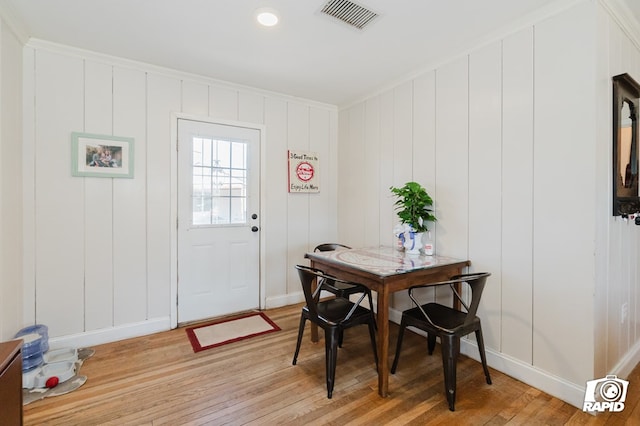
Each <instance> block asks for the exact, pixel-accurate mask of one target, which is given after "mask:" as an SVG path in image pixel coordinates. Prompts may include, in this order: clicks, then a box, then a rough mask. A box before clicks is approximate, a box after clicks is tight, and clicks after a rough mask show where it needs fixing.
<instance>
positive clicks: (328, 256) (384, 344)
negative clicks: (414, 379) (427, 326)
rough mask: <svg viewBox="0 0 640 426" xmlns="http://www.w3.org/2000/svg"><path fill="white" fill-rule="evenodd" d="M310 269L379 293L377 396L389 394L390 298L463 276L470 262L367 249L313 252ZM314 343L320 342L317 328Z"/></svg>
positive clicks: (313, 336) (312, 334)
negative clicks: (316, 269)
mask: <svg viewBox="0 0 640 426" xmlns="http://www.w3.org/2000/svg"><path fill="white" fill-rule="evenodd" d="M305 257H306V258H308V259H309V260H310V261H311V266H312V267H314V268H318V269H321V270H322V271H323V272H325V273H327V274H330V275H333V276H335V277H337V278H340V279H343V280H347V281H352V282H356V283H359V284H363V285H364V286H366V287H367V288H369V289H371V290H372V291H375V292H376V293H377V325H378V336H377V342H376V343H377V345H378V356H379V361H378V393H379V394H380V395H381V396H383V397H386V396H387V395H388V392H389V310H390V306H389V299H390V297H391V294H392V293H394V292H397V291H401V290H406V289H408V288H409V287H411V286H414V285H418V284H430V283H432V284H435V283H437V282H440V281H445V280H447V279H449V278H450V277H451V276H453V275H456V274H461V273H463V272H464V271H463V268H465V267H467V266H469V265H470V264H471V262H470V261H469V260H462V259H455V258H451V257H446V256H424V255H413V254H406V253H404V252H403V251H399V250H398V249H395V248H393V247H387V246H381V247H367V248H354V249H338V250H335V251H326V252H313V253H307V254H306V255H305ZM311 339H312V341H314V342H317V341H318V329H317V327H313V325H312V328H311Z"/></svg>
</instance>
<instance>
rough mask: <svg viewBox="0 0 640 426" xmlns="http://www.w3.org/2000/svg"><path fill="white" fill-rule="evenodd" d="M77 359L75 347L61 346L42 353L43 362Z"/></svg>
mask: <svg viewBox="0 0 640 426" xmlns="http://www.w3.org/2000/svg"><path fill="white" fill-rule="evenodd" d="M77 360H78V350H77V349H75V348H63V349H56V350H53V351H49V352H47V353H46V354H44V362H45V363H46V364H52V363H54V362H65V361H66V362H76V361H77Z"/></svg>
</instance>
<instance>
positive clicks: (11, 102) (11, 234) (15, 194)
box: [0, 20, 23, 341]
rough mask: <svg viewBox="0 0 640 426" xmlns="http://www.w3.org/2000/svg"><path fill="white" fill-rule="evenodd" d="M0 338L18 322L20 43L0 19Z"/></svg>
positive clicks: (20, 255) (13, 330) (20, 297)
mask: <svg viewBox="0 0 640 426" xmlns="http://www.w3.org/2000/svg"><path fill="white" fill-rule="evenodd" d="M0 93H2V97H1V98H0V111H2V116H1V117H0V235H2V238H0V312H2V313H3V315H1V316H0V341H3V340H9V339H11V338H13V336H14V334H15V333H16V332H17V331H18V330H19V329H20V328H21V325H22V316H23V314H22V309H23V307H22V305H23V303H22V302H23V294H22V287H21V286H20V283H21V282H22V259H23V252H22V247H23V237H22V232H21V231H22V223H23V219H22V217H23V209H22V196H23V194H22V187H23V185H22V179H21V177H22V172H23V165H22V161H20V158H22V146H21V144H19V143H17V141H19V140H21V139H22V109H21V108H20V107H19V105H20V104H21V100H22V46H21V43H20V42H19V40H18V39H17V38H16V37H15V35H14V34H13V33H12V32H11V30H10V27H9V26H7V25H6V24H5V22H4V21H3V20H0Z"/></svg>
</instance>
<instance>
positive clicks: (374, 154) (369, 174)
mask: <svg viewBox="0 0 640 426" xmlns="http://www.w3.org/2000/svg"><path fill="white" fill-rule="evenodd" d="M364 108H365V116H364V119H365V123H364V144H363V145H364V146H363V148H364V149H363V153H362V157H361V158H360V157H357V158H356V159H355V161H354V162H353V165H352V167H351V169H352V170H353V171H354V172H355V173H356V174H357V175H359V176H361V181H360V182H361V185H362V187H361V189H360V191H361V192H362V193H363V194H364V200H362V208H361V209H360V214H361V215H362V222H363V226H364V229H365V230H366V231H365V233H364V235H363V240H362V243H363V245H364V246H371V247H375V246H378V245H380V244H384V243H387V245H388V244H389V243H388V241H391V239H390V236H391V231H389V230H388V229H387V228H386V227H385V228H384V230H382V229H381V228H380V223H381V221H380V214H381V211H380V202H379V200H380V198H381V196H383V195H384V196H386V195H387V194H388V193H389V192H388V191H389V190H388V187H385V186H384V185H383V184H382V183H381V181H380V179H381V173H380V169H381V160H380V146H381V143H382V141H381V140H380V133H379V129H380V127H379V126H380V124H379V123H380V100H379V98H375V99H371V100H369V101H367V102H366V103H365V105H364ZM340 182H342V180H340ZM377 230H380V232H376V231H377Z"/></svg>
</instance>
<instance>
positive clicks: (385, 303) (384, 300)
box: [377, 286, 389, 397]
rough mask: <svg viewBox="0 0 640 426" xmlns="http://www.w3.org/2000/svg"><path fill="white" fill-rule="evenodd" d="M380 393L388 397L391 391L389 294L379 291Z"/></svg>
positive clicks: (383, 288) (384, 290)
mask: <svg viewBox="0 0 640 426" xmlns="http://www.w3.org/2000/svg"><path fill="white" fill-rule="evenodd" d="M377 320H378V342H377V345H378V393H379V394H380V396H382V397H386V396H387V393H388V390H389V292H388V290H387V288H386V286H382V288H381V289H380V291H378V313H377Z"/></svg>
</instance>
